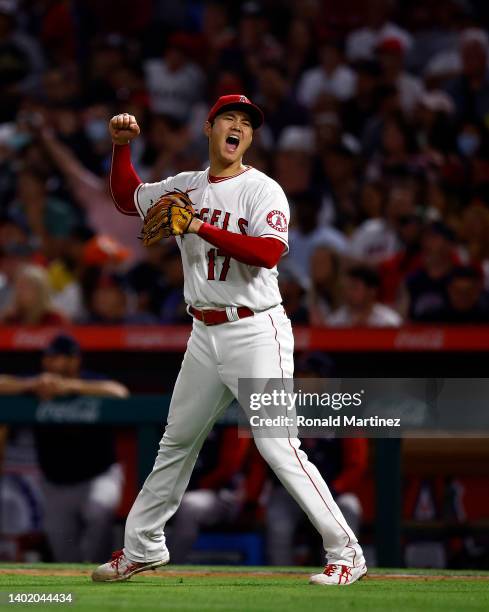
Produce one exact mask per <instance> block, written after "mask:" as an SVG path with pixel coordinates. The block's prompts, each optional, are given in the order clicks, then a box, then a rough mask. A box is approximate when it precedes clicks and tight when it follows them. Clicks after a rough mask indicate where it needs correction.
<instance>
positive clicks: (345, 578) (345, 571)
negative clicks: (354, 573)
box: [323, 563, 351, 584]
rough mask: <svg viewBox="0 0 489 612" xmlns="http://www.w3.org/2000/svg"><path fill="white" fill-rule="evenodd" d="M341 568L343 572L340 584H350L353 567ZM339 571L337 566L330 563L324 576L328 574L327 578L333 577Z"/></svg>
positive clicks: (340, 576)
mask: <svg viewBox="0 0 489 612" xmlns="http://www.w3.org/2000/svg"><path fill="white" fill-rule="evenodd" d="M340 567H341V572H340V575H339V578H338V584H341V582H345V583H347V582H350V577H351V567H348V566H347V565H341V566H340ZM337 570H338V566H337V565H335V564H334V563H328V565H327V566H326V567H325V568H324V572H323V574H326V576H332V575H333V574H334V573H335V572H336V571H337Z"/></svg>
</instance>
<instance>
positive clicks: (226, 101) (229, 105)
mask: <svg viewBox="0 0 489 612" xmlns="http://www.w3.org/2000/svg"><path fill="white" fill-rule="evenodd" d="M232 109H234V110H241V111H243V112H245V113H248V115H249V116H250V119H251V125H252V126H253V129H254V130H256V129H257V128H259V127H260V125H261V124H262V123H263V121H264V119H265V117H264V116H263V112H262V110H261V109H260V108H259V107H258V106H256V104H253V102H251V101H250V100H248V98H247V97H246V96H243V95H242V94H231V95H229V96H221V97H220V98H218V100H217V102H216V103H215V104H214V106H213V107H212V108H211V110H210V111H209V114H208V116H207V121H210V123H212V122H213V121H214V119H215V118H216V117H217V115H220V114H221V113H223V112H224V111H225V110H232Z"/></svg>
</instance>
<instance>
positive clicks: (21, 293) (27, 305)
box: [0, 264, 67, 326]
mask: <svg viewBox="0 0 489 612" xmlns="http://www.w3.org/2000/svg"><path fill="white" fill-rule="evenodd" d="M0 320H1V321H2V323H4V324H6V325H26V326H39V325H46V326H47V325H63V324H66V323H67V319H66V318H65V317H64V316H63V315H61V314H60V313H59V312H58V311H56V310H55V309H54V308H53V306H52V302H51V289H50V286H49V278H48V275H47V272H46V270H45V269H44V268H42V267H41V266H37V265H33V264H28V265H25V266H23V267H22V268H20V269H19V270H18V272H17V275H16V277H15V283H14V290H13V295H12V303H11V304H10V305H9V306H7V308H6V309H5V310H4V311H3V313H0Z"/></svg>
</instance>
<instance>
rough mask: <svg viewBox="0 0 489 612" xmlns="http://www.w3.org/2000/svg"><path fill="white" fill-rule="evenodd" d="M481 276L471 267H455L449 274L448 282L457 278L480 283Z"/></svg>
mask: <svg viewBox="0 0 489 612" xmlns="http://www.w3.org/2000/svg"><path fill="white" fill-rule="evenodd" d="M481 276H482V275H481V272H480V271H479V270H477V268H474V267H473V266H456V267H455V268H454V269H453V270H452V272H451V274H450V279H449V282H451V281H453V280H456V279H457V278H462V279H468V280H475V281H480V280H481Z"/></svg>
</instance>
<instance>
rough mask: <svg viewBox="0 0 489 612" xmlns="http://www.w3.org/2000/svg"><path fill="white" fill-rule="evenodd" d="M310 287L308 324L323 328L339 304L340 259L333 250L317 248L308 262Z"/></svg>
mask: <svg viewBox="0 0 489 612" xmlns="http://www.w3.org/2000/svg"><path fill="white" fill-rule="evenodd" d="M309 266H310V270H311V286H310V288H309V291H308V295H307V303H308V308H309V324H310V325H314V326H324V325H326V323H327V320H328V317H329V315H330V314H331V312H333V311H334V310H336V308H337V307H338V306H339V303H340V272H341V268H340V266H341V262H340V258H339V256H338V255H337V253H335V252H334V251H333V250H331V249H328V248H327V247H325V246H321V245H320V246H317V247H316V248H315V249H314V251H313V252H312V254H311V259H310V262H309Z"/></svg>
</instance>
